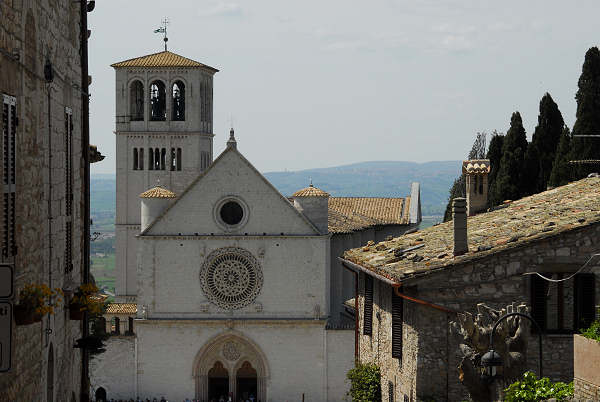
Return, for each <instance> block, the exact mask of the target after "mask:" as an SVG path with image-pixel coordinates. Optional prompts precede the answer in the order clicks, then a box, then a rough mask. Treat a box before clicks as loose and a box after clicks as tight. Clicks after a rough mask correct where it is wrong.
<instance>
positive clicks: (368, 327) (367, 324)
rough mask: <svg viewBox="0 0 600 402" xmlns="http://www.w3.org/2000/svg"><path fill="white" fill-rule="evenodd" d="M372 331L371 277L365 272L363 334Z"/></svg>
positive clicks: (369, 333) (368, 333)
mask: <svg viewBox="0 0 600 402" xmlns="http://www.w3.org/2000/svg"><path fill="white" fill-rule="evenodd" d="M372 333H373V278H372V277H371V276H369V275H367V274H365V306H364V311H363V335H371V334H372Z"/></svg>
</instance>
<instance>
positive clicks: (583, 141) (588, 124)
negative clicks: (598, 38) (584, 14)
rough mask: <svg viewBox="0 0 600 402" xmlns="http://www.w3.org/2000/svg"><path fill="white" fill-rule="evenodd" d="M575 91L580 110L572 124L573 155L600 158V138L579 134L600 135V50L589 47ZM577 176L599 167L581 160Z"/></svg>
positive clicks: (574, 158) (579, 157)
mask: <svg viewBox="0 0 600 402" xmlns="http://www.w3.org/2000/svg"><path fill="white" fill-rule="evenodd" d="M578 87H579V89H578V90H577V94H576V95H575V99H576V100H577V114H576V118H577V119H576V120H575V124H574V125H573V138H572V144H571V159H573V160H582V159H600V138H581V137H579V138H578V137H577V136H578V135H600V50H598V48H597V47H592V48H590V49H589V50H588V51H587V53H586V54H585V60H584V62H583V67H582V71H581V76H580V77H579V82H578ZM574 170H575V175H576V177H575V178H583V177H585V176H586V175H587V174H589V173H591V172H594V171H598V166H597V165H593V164H582V165H577V166H576V167H575V169H574Z"/></svg>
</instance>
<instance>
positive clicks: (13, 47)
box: [0, 0, 94, 401]
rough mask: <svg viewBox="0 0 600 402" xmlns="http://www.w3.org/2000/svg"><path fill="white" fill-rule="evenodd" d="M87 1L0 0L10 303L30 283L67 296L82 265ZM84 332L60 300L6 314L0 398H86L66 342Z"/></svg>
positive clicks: (76, 359) (79, 366) (81, 363)
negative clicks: (26, 316) (43, 310)
mask: <svg viewBox="0 0 600 402" xmlns="http://www.w3.org/2000/svg"><path fill="white" fill-rule="evenodd" d="M93 3H94V2H90V4H88V2H87V1H75V2H73V1H61V2H57V1H51V2H48V1H32V0H22V1H2V2H0V99H1V100H2V119H1V120H0V128H1V130H0V131H1V132H2V136H3V137H2V141H1V144H0V147H1V155H2V163H0V172H1V173H0V175H1V176H2V178H3V179H2V184H1V188H2V193H3V195H4V196H3V198H2V203H3V207H2V211H3V212H2V214H0V225H1V227H2V230H1V231H0V241H1V245H2V246H1V254H0V259H1V261H2V264H8V265H10V266H12V268H13V272H14V289H13V298H12V300H11V302H12V304H13V306H14V305H16V304H18V298H19V292H20V290H21V289H23V287H24V286H26V285H28V284H45V285H48V286H49V287H51V288H61V289H63V290H64V291H65V293H66V295H67V296H68V295H69V292H71V291H72V290H73V289H74V288H75V287H76V286H78V285H79V284H81V283H82V281H84V280H85V279H86V272H87V269H88V268H89V267H88V266H87V264H86V263H85V261H86V258H85V255H86V248H87V244H89V243H88V238H87V236H88V234H87V233H88V231H89V226H88V225H87V222H88V219H87V218H86V216H87V214H88V213H89V203H88V199H89V198H88V194H89V191H88V187H87V184H86V183H88V182H87V181H86V177H87V175H88V173H89V169H88V166H87V163H88V161H89V158H88V153H89V152H88V150H89V145H88V143H89V141H88V138H89V137H88V134H87V133H88V129H87V107H88V106H87V104H88V101H87V95H86V94H85V93H86V92H87V86H88V76H87V40H88V39H87V38H88V31H87V12H88V10H91V9H93ZM82 34H83V35H82ZM82 37H83V41H82V39H81V38H82ZM13 312H14V308H13ZM82 334H84V326H83V324H82V321H71V320H69V316H68V309H67V308H65V307H64V305H62V304H61V306H60V307H59V308H58V309H57V310H56V311H55V314H54V315H46V316H44V317H43V318H42V320H41V322H37V323H33V324H30V325H18V326H17V325H15V321H14V320H13V322H12V334H11V335H12V350H11V352H10V353H8V354H6V353H3V356H2V359H10V361H11V368H10V370H8V371H7V372H0V401H54V400H60V401H78V400H80V398H81V397H84V396H85V394H86V393H87V387H86V386H84V387H83V388H82V383H85V377H86V370H85V368H86V360H85V356H82V352H81V351H80V350H79V349H74V348H73V345H74V342H75V340H76V339H78V338H81V336H82ZM7 351H8V350H3V352H7ZM82 391H83V392H82Z"/></svg>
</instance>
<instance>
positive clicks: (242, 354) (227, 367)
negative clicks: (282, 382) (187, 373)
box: [192, 331, 269, 401]
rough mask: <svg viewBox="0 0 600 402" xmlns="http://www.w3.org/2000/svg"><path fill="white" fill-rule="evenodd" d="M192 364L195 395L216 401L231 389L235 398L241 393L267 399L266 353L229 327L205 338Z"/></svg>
mask: <svg viewBox="0 0 600 402" xmlns="http://www.w3.org/2000/svg"><path fill="white" fill-rule="evenodd" d="M193 367H194V369H193V373H192V375H193V376H194V378H195V380H196V399H199V400H204V401H210V400H211V399H213V398H214V400H216V401H218V400H219V399H218V398H220V397H221V395H223V396H225V400H227V395H228V394H229V393H232V394H233V400H234V401H239V400H240V399H241V398H242V397H243V396H244V395H247V396H246V398H250V397H251V396H254V400H255V401H259V400H260V401H266V400H267V379H268V378H269V369H268V364H267V360H266V357H265V355H264V354H263V353H262V351H261V350H260V348H259V347H258V345H256V344H255V343H254V342H253V341H251V340H250V339H248V338H247V337H245V336H244V335H242V334H241V333H239V332H237V331H228V332H226V333H224V334H221V335H218V336H216V337H214V338H213V339H212V340H210V341H208V342H207V343H206V344H205V345H204V346H203V347H202V348H201V349H200V351H199V352H198V354H197V355H196V358H195V359H194V365H193ZM225 384H227V387H225ZM225 391H226V392H225ZM244 400H245V399H244Z"/></svg>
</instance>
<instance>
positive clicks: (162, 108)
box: [150, 81, 167, 121]
mask: <svg viewBox="0 0 600 402" xmlns="http://www.w3.org/2000/svg"><path fill="white" fill-rule="evenodd" d="M165 101H166V93H165V84H163V82H162V81H154V82H153V83H152V84H150V120H153V121H164V120H166V119H167V109H166V103H165Z"/></svg>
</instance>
